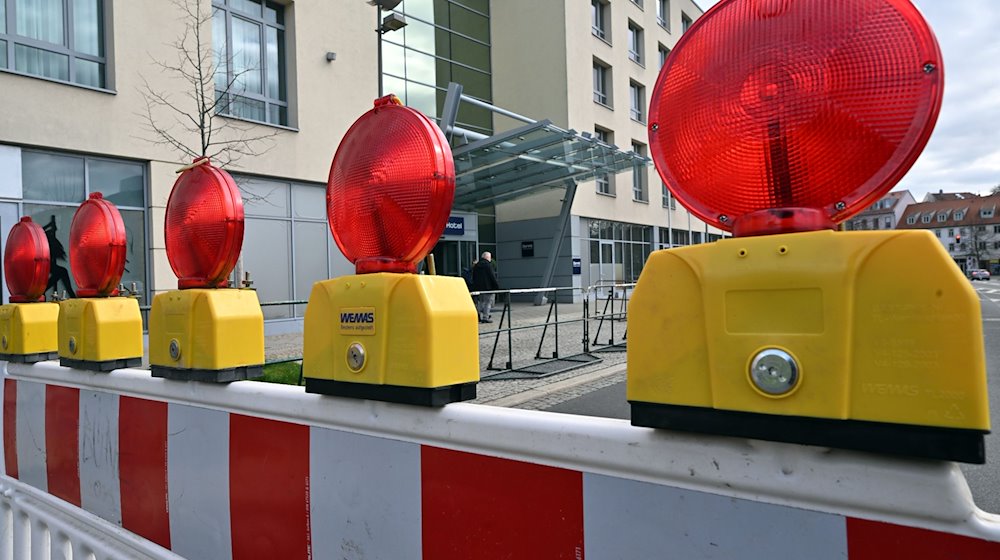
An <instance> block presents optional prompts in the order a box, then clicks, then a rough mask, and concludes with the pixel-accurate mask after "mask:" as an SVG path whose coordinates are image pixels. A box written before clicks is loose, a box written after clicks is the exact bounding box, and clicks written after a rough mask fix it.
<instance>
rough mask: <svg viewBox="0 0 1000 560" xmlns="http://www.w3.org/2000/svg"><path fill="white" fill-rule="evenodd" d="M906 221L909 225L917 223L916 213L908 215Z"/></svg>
mask: <svg viewBox="0 0 1000 560" xmlns="http://www.w3.org/2000/svg"><path fill="white" fill-rule="evenodd" d="M906 223H908V224H910V225H913V224H915V223H917V215H916V214H914V215H913V216H908V217H907V218H906Z"/></svg>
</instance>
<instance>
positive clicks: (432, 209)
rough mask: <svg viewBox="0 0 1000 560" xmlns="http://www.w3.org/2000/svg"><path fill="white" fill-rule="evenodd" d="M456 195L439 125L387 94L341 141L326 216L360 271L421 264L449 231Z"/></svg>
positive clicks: (412, 269)
mask: <svg viewBox="0 0 1000 560" xmlns="http://www.w3.org/2000/svg"><path fill="white" fill-rule="evenodd" d="M454 197H455V164H454V162H453V161H452V156H451V148H450V147H449V146H448V141H447V140H446V139H445V137H444V134H443V133H442V132H441V129H439V128H438V127H437V125H436V124H434V122H433V121H431V120H430V119H429V118H427V117H426V116H424V115H423V114H422V113H420V112H419V111H416V110H414V109H410V108H409V107H404V106H403V105H402V104H401V103H400V102H399V99H398V98H397V97H396V96H394V95H387V96H385V97H382V98H380V99H377V100H376V101H375V107H374V108H373V109H371V110H370V111H368V112H367V113H365V114H364V115H362V116H361V117H360V118H359V119H358V120H357V121H355V122H354V124H353V125H352V126H351V128H350V130H348V131H347V134H346V135H344V139H343V141H342V142H341V143H340V147H339V148H338V149H337V153H336V155H335V156H334V158H333V165H332V167H331V169H330V179H329V182H328V184H327V191H326V201H327V203H326V208H327V218H328V219H329V222H330V231H331V232H332V233H333V238H334V240H336V242H337V246H338V247H340V250H341V251H342V252H343V253H344V256H345V257H347V259H348V260H350V261H351V262H353V263H354V264H355V268H356V271H357V273H358V274H365V273H369V272H416V267H417V263H418V262H420V260H421V259H423V258H424V257H425V256H426V255H427V253H428V252H430V250H431V248H433V246H434V244H435V243H437V240H438V238H439V237H440V236H441V232H443V231H444V227H445V224H446V223H447V221H448V214H449V212H450V211H451V204H452V201H453V200H454Z"/></svg>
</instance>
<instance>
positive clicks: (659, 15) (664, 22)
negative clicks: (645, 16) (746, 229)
mask: <svg viewBox="0 0 1000 560" xmlns="http://www.w3.org/2000/svg"><path fill="white" fill-rule="evenodd" d="M656 23H657V24H658V25H659V26H660V27H662V28H663V29H665V30H666V31H667V33H670V0H656Z"/></svg>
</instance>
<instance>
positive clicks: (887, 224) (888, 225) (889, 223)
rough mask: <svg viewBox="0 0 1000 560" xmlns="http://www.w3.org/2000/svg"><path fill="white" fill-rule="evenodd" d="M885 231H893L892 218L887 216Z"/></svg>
mask: <svg viewBox="0 0 1000 560" xmlns="http://www.w3.org/2000/svg"><path fill="white" fill-rule="evenodd" d="M885 229H892V217H889V216H886V218H885Z"/></svg>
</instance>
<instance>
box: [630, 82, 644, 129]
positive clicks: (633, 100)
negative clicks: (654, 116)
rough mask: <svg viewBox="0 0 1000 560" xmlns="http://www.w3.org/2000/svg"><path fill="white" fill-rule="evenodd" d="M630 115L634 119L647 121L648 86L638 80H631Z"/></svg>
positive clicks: (642, 121)
mask: <svg viewBox="0 0 1000 560" xmlns="http://www.w3.org/2000/svg"><path fill="white" fill-rule="evenodd" d="M628 92H629V117H631V118H632V120H633V121H636V122H640V123H644V124H645V122H646V87H645V86H643V85H642V84H640V83H639V82H636V81H629V84H628Z"/></svg>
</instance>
